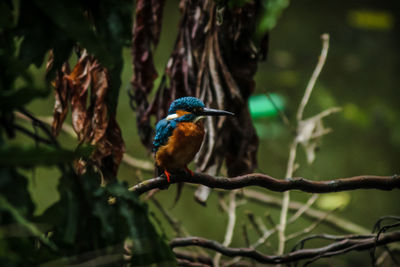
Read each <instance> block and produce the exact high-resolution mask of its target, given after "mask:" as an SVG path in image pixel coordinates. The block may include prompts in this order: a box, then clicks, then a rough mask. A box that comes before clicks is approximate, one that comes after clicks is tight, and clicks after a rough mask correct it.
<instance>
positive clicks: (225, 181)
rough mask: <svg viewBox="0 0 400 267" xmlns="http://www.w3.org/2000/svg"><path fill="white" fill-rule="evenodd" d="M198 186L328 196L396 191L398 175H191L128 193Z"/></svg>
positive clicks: (144, 185)
mask: <svg viewBox="0 0 400 267" xmlns="http://www.w3.org/2000/svg"><path fill="white" fill-rule="evenodd" d="M181 182H186V183H193V184H202V185H206V186H208V187H212V188H221V189H227V190H232V189H237V188H243V187H247V186H259V187H263V188H266V189H269V190H271V191H276V192H284V191H288V190H300V191H303V192H308V193H330V192H339V191H347V190H355V189H380V190H393V189H395V188H400V176H399V175H396V174H395V175H393V176H372V175H361V176H354V177H350V178H339V179H334V180H328V181H313V180H307V179H305V178H302V177H295V178H288V179H276V178H274V177H271V176H269V175H266V174H260V173H253V174H247V175H242V176H237V177H233V178H227V177H214V176H211V175H208V174H204V173H197V172H196V173H194V175H193V176H189V175H187V174H185V175H182V174H180V175H174V176H173V178H172V181H171V183H168V182H167V179H165V178H163V176H160V177H156V178H152V179H149V180H147V181H144V182H141V183H139V184H137V185H135V186H133V187H131V188H130V189H129V190H131V191H133V192H136V193H137V194H139V195H140V194H142V193H144V192H147V191H149V190H151V189H154V188H165V187H168V185H169V184H172V183H181Z"/></svg>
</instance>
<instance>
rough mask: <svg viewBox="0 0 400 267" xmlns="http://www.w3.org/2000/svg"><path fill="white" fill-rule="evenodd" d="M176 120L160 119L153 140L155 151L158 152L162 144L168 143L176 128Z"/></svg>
mask: <svg viewBox="0 0 400 267" xmlns="http://www.w3.org/2000/svg"><path fill="white" fill-rule="evenodd" d="M176 125H177V124H176V121H174V120H166V119H163V120H160V121H159V122H158V123H157V125H156V135H155V137H154V140H153V146H154V147H153V151H154V152H157V150H158V149H159V148H160V146H163V145H165V144H166V143H167V141H168V138H169V137H170V136H171V135H172V132H173V131H174V129H175V128H176Z"/></svg>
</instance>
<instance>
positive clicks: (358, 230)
mask: <svg viewBox="0 0 400 267" xmlns="http://www.w3.org/2000/svg"><path fill="white" fill-rule="evenodd" d="M243 195H244V197H246V198H247V199H248V200H250V201H255V202H258V203H261V204H268V205H269V206H270V207H276V208H281V207H282V200H281V199H279V198H277V197H274V196H270V195H267V194H264V193H262V192H259V191H256V190H252V189H247V188H246V189H244V190H243ZM304 205H305V204H304V203H301V202H296V201H291V202H290V203H289V209H290V210H292V211H298V210H299V209H302V208H303V206H304ZM304 216H306V217H308V218H310V219H317V220H318V219H320V218H322V217H324V216H325V212H324V211H320V210H317V209H313V208H309V209H307V210H305V212H304ZM323 223H325V224H327V225H329V226H331V227H333V228H334V229H336V230H339V231H344V232H347V233H355V234H366V233H370V230H369V229H366V228H365V227H362V226H360V225H358V224H355V223H353V222H351V221H348V220H345V219H342V218H340V217H338V216H335V215H332V214H331V215H329V216H328V217H327V218H325V220H324V221H323Z"/></svg>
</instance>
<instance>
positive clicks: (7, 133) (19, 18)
mask: <svg viewBox="0 0 400 267" xmlns="http://www.w3.org/2000/svg"><path fill="white" fill-rule="evenodd" d="M132 4H133V2H132V1H128V0H118V1H111V0H108V1H100V2H98V1H84V0H72V1H71V0H60V1H48V0H34V1H31V0H21V1H8V0H6V1H1V3H0V69H1V73H0V192H1V195H0V265H1V266H20V265H24V266H27V265H39V264H42V263H51V264H53V265H57V266H58V265H65V264H71V263H79V262H84V261H86V260H88V259H90V260H92V259H96V258H98V257H100V256H104V255H114V256H116V257H117V258H116V260H115V261H114V262H115V263H116V264H118V265H120V264H121V262H122V261H123V258H122V252H123V251H124V249H123V246H124V243H126V244H130V245H131V246H132V249H131V257H130V261H131V262H132V263H133V265H135V266H136V265H138V264H151V263H161V262H165V263H168V265H169V266H171V265H174V261H175V260H174V257H173V254H172V252H171V249H170V248H169V246H168V245H167V243H166V242H165V240H164V239H163V238H162V237H161V235H159V233H158V232H157V231H156V229H155V228H154V226H153V225H152V223H151V221H150V219H149V214H148V209H147V206H146V205H144V204H143V203H141V202H140V201H139V199H138V197H137V196H136V195H134V194H133V193H132V192H129V191H128V189H127V185H126V184H123V183H120V182H113V183H110V184H108V185H107V186H105V187H102V186H100V184H101V178H102V174H101V173H99V171H98V168H96V167H94V166H93V165H92V164H91V162H90V161H87V163H86V171H85V172H84V174H82V175H78V174H76V173H75V171H73V168H72V165H73V163H74V161H76V160H77V159H80V158H84V159H88V157H89V155H90V154H91V153H92V152H93V147H88V146H79V147H78V148H77V149H75V150H67V149H64V148H59V147H55V146H51V145H50V146H47V145H38V144H36V145H35V146H32V145H22V144H17V143H16V142H13V144H12V145H11V144H10V141H11V139H13V138H14V137H15V134H16V132H17V130H16V128H14V120H15V116H14V112H15V111H16V110H18V109H20V108H25V106H26V105H27V104H28V103H30V102H31V101H33V100H35V99H37V98H42V97H47V96H49V95H50V92H51V89H50V86H49V81H50V80H52V79H53V78H54V77H55V76H54V75H55V73H56V71H57V70H58V69H60V67H61V66H62V64H63V63H64V62H66V61H68V59H69V58H70V56H71V53H72V52H73V51H74V47H75V46H80V47H83V48H86V49H87V50H88V52H89V53H91V54H93V55H94V56H95V57H96V58H97V59H98V60H99V61H100V63H101V64H102V65H103V66H105V67H106V68H107V69H108V73H109V75H110V82H111V86H110V88H112V90H110V91H109V94H108V95H107V105H108V106H109V107H110V108H109V109H108V110H109V112H115V110H116V107H117V99H118V93H119V88H120V84H121V80H120V74H121V69H122V63H123V61H122V49H123V47H124V46H126V45H127V44H129V43H130V39H131V27H132V9H133V7H132ZM51 50H52V52H53V56H54V57H53V59H54V60H53V64H52V67H51V68H50V70H49V72H48V74H47V81H48V83H47V86H46V87H45V88H37V87H36V86H35V84H34V82H33V80H34V79H33V77H32V75H31V73H30V72H29V67H30V66H31V65H32V64H34V65H36V66H37V67H39V66H41V65H42V64H43V63H44V62H45V60H46V56H47V55H48V54H49V52H50V51H51ZM17 81H18V82H17ZM21 81H22V83H21ZM35 134H37V133H36V132H35ZM38 166H56V167H58V168H59V170H60V172H61V173H62V177H61V178H60V183H59V186H58V191H59V194H60V199H59V201H58V202H56V203H55V204H53V205H52V206H51V207H49V208H48V209H47V210H45V212H44V213H43V214H42V215H40V216H35V215H34V210H35V207H34V204H33V201H32V198H31V194H30V192H29V190H28V182H27V178H26V177H25V176H23V175H22V174H21V169H22V168H29V169H35V168H36V167H38ZM39 179H40V177H39ZM111 200H113V201H111Z"/></svg>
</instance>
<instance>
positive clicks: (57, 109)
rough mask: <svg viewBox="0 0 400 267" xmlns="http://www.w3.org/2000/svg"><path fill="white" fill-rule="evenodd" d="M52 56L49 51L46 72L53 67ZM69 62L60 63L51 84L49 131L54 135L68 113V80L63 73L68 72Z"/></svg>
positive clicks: (58, 131) (58, 130) (57, 132)
mask: <svg viewBox="0 0 400 267" xmlns="http://www.w3.org/2000/svg"><path fill="white" fill-rule="evenodd" d="M53 63H54V56H53V52H50V57H49V60H48V61H47V65H46V72H47V73H48V72H49V71H50V70H51V69H52V68H53ZM69 72H70V70H69V64H68V63H67V62H66V63H64V64H63V65H62V67H61V70H60V71H57V72H56V78H55V79H54V81H53V83H52V85H53V86H54V89H55V90H54V99H55V101H54V115H53V123H52V126H51V131H52V133H53V135H54V136H57V135H58V134H59V133H60V130H61V126H62V124H63V122H64V120H65V118H66V117H67V114H68V102H69V93H70V90H69V88H68V86H69V84H68V80H67V79H66V78H65V76H64V74H65V73H69Z"/></svg>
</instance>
